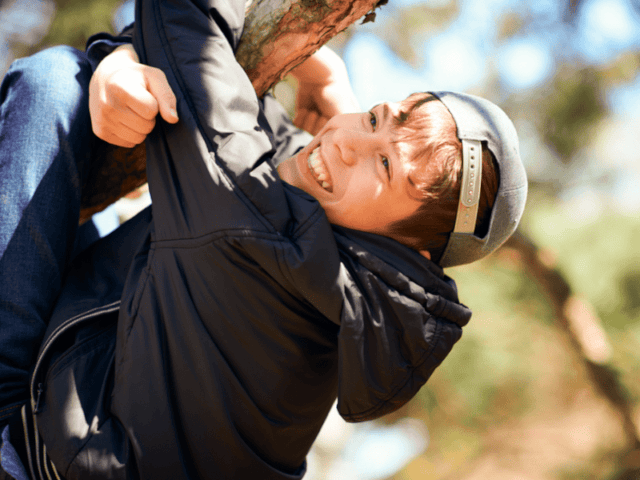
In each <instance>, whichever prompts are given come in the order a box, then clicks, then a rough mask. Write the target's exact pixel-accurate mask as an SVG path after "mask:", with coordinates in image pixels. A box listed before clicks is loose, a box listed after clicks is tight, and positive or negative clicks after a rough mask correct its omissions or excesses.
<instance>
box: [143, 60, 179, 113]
mask: <svg viewBox="0 0 640 480" xmlns="http://www.w3.org/2000/svg"><path fill="white" fill-rule="evenodd" d="M147 89H148V90H149V93H151V95H153V97H154V98H155V99H156V101H157V102H158V110H159V112H160V115H161V116H162V118H164V120H165V121H167V122H169V123H176V122H177V121H178V112H177V111H176V96H175V95H174V94H173V90H171V87H170V86H169V82H168V81H167V77H166V76H165V74H164V72H163V71H162V70H158V69H157V68H154V69H153V70H151V71H150V72H148V74H147Z"/></svg>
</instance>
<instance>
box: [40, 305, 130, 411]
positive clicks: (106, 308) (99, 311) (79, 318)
mask: <svg viewBox="0 0 640 480" xmlns="http://www.w3.org/2000/svg"><path fill="white" fill-rule="evenodd" d="M119 309H120V300H117V301H115V302H113V303H110V304H108V305H103V306H102V307H97V308H94V309H92V310H89V311H88V312H84V313H81V314H79V315H76V316H75V317H71V318H70V319H68V320H66V321H65V322H64V323H63V324H62V325H60V326H59V327H58V328H56V329H55V330H54V331H53V333H52V334H51V335H49V337H48V338H47V340H46V342H45V344H44V346H43V348H42V350H41V352H40V355H38V359H37V361H36V366H35V368H34V369H33V375H31V389H30V392H31V408H32V411H33V414H34V416H35V414H36V413H38V407H39V406H40V396H41V395H42V391H43V390H44V387H43V384H42V383H38V388H37V389H36V388H35V380H36V378H37V377H38V373H39V372H38V370H39V369H40V366H41V363H42V359H43V357H44V356H45V355H46V354H47V351H48V350H49V348H50V347H51V345H52V344H53V343H54V342H55V341H56V340H57V339H58V338H59V337H60V335H62V334H63V333H64V332H65V330H67V329H69V328H71V327H73V326H74V325H77V324H79V323H81V322H84V321H85V320H89V319H91V318H94V317H97V316H98V315H103V314H105V313H111V312H115V311H117V310H119ZM34 421H35V418H34Z"/></svg>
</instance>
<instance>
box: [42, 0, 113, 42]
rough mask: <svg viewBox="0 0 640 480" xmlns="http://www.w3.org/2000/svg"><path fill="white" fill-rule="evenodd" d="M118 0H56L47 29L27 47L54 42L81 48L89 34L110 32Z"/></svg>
mask: <svg viewBox="0 0 640 480" xmlns="http://www.w3.org/2000/svg"><path fill="white" fill-rule="evenodd" d="M121 3H122V1H121V0H56V5H57V9H56V14H55V17H54V19H53V22H52V23H51V27H50V29H49V32H48V33H47V35H46V36H45V37H44V38H43V39H42V41H41V42H40V43H39V44H38V45H34V46H33V47H32V49H31V51H32V52H33V51H37V50H40V49H42V48H43V47H45V46H49V45H58V44H64V45H71V46H73V47H76V48H78V49H81V50H84V48H85V44H86V42H87V39H88V38H89V37H90V36H91V35H93V34H95V33H98V32H112V26H111V19H112V16H113V12H114V11H115V9H116V8H117V7H118V6H119V5H120V4H121Z"/></svg>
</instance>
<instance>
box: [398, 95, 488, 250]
mask: <svg viewBox="0 0 640 480" xmlns="http://www.w3.org/2000/svg"><path fill="white" fill-rule="evenodd" d="M400 112H401V113H400V114H399V115H398V116H397V117H396V119H395V122H396V125H395V127H394V130H395V138H394V142H395V143H398V144H399V147H400V149H401V151H402V152H403V154H404V155H405V156H406V157H405V158H406V160H405V161H407V162H408V163H409V165H410V173H409V176H408V179H409V183H410V184H411V185H412V187H413V192H412V196H414V197H416V198H417V199H419V200H420V201H421V202H422V204H421V205H420V207H419V208H418V210H416V212H415V213H414V214H413V215H411V216H410V217H407V218H405V219H402V220H399V221H397V222H395V223H393V224H391V225H390V226H389V231H388V234H389V235H390V236H391V237H393V238H396V239H397V240H399V241H400V242H401V243H403V244H405V245H407V246H409V247H411V248H414V249H416V250H428V251H429V252H430V253H431V259H432V260H433V261H434V262H436V263H437V262H438V261H439V260H440V258H441V257H442V254H443V253H444V248H445V246H446V244H447V241H448V239H449V234H450V233H451V232H452V231H453V227H454V224H455V220H456V212H457V210H458V202H459V198H460V182H461V181H462V143H461V142H460V140H459V139H458V137H457V129H456V124H455V121H454V120H453V117H452V116H451V114H450V113H449V111H448V110H447V108H446V107H445V106H444V104H443V103H442V102H440V101H439V100H438V99H437V98H436V97H434V96H433V95H431V94H428V93H414V94H413V95H410V96H409V97H408V98H406V99H405V100H403V101H402V102H400ZM497 191H498V169H497V166H496V163H495V159H494V157H493V155H492V154H491V152H490V151H489V150H488V149H487V147H486V145H484V144H483V146H482V185H481V189H480V205H479V207H478V219H477V221H476V231H475V234H476V235H478V236H480V237H483V236H484V235H485V234H486V231H487V229H488V223H489V217H490V212H491V207H492V206H493V202H494V200H495V196H496V193H497Z"/></svg>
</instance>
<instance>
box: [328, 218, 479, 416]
mask: <svg viewBox="0 0 640 480" xmlns="http://www.w3.org/2000/svg"><path fill="white" fill-rule="evenodd" d="M334 236H335V238H336V242H337V245H338V250H339V253H340V257H341V265H342V267H341V268H342V269H343V272H341V273H342V275H341V288H342V290H343V298H344V301H343V306H342V313H341V326H340V333H339V338H338V353H339V363H338V370H339V379H338V411H339V413H340V415H342V417H343V418H344V419H345V420H347V421H350V422H359V421H365V420H372V419H375V418H378V417H381V416H383V415H385V414H387V413H390V412H392V411H394V410H396V409H398V408H400V407H401V406H402V405H404V404H405V403H406V402H407V401H409V400H410V399H411V398H412V397H413V396H414V395H415V394H416V393H417V391H418V390H419V389H420V388H421V387H422V385H424V383H425V382H426V381H427V380H428V379H429V377H430V376H431V374H432V373H433V371H434V370H435V368H436V367H437V366H438V365H440V363H441V362H442V360H444V358H445V357H446V356H447V354H448V353H449V351H451V348H452V347H453V345H454V344H455V343H456V342H457V341H458V340H459V339H460V336H461V335H462V328H461V327H462V326H464V325H466V324H467V323H468V321H469V319H470V318H471V311H470V310H469V309H468V308H467V307H465V306H464V305H462V304H460V303H459V302H458V294H457V289H456V286H455V283H454V282H453V280H451V279H450V278H448V277H447V276H446V275H444V272H443V270H442V269H441V268H440V267H439V266H437V265H436V264H434V263H433V262H431V261H429V260H427V259H425V258H424V257H422V256H421V255H420V254H419V253H417V252H415V251H413V250H411V249H410V248H407V247H405V246H403V245H401V244H399V243H398V242H396V241H394V240H392V239H389V238H386V237H381V236H379V235H373V234H368V233H364V232H359V231H354V230H349V229H345V228H341V227H334Z"/></svg>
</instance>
